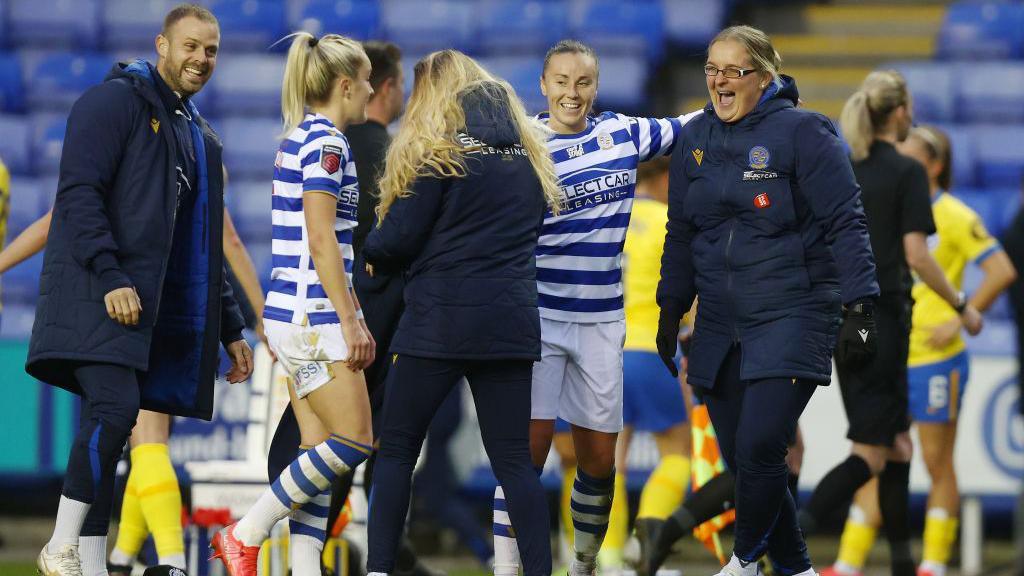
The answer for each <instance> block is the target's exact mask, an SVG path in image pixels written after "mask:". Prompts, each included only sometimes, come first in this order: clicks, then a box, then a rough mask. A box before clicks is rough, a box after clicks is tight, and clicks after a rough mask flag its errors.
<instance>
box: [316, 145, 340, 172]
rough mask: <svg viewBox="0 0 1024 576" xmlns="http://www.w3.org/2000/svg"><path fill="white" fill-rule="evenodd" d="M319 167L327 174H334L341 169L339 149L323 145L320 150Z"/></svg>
mask: <svg viewBox="0 0 1024 576" xmlns="http://www.w3.org/2000/svg"><path fill="white" fill-rule="evenodd" d="M320 167H321V168H323V169H324V171H325V172H327V173H328V174H334V173H335V172H337V171H338V169H339V168H341V148H339V147H337V146H332V145H330V144H324V147H323V148H321V149H320Z"/></svg>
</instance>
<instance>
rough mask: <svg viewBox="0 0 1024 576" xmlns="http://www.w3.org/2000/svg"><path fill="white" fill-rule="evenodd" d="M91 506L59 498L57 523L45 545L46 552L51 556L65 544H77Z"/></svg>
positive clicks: (62, 497)
mask: <svg viewBox="0 0 1024 576" xmlns="http://www.w3.org/2000/svg"><path fill="white" fill-rule="evenodd" d="M90 507H92V504H86V503H85V502H79V501H78V500H72V499H70V498H68V497H67V496H63V495H62V496H61V497H60V504H58V505H57V522H56V523H55V524H54V526H53V536H50V541H49V542H48V543H47V545H46V550H47V551H48V552H49V553H51V554H53V553H55V552H57V551H58V550H60V547H61V546H64V545H66V544H75V545H77V544H78V535H79V534H81V533H82V524H83V523H85V515H86V514H88V513H89V508H90Z"/></svg>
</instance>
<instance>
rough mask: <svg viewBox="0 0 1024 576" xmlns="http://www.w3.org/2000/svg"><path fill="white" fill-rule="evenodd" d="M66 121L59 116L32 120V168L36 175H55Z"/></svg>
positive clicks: (63, 117) (65, 118) (42, 115)
mask: <svg viewBox="0 0 1024 576" xmlns="http://www.w3.org/2000/svg"><path fill="white" fill-rule="evenodd" d="M67 125H68V119H67V117H66V116H63V115H60V114H40V115H37V116H35V117H33V118H32V146H31V153H32V168H33V170H34V171H35V173H36V174H41V175H47V174H50V175H52V174H57V172H59V171H60V153H61V150H62V149H63V147H64V132H65V131H66V130H67Z"/></svg>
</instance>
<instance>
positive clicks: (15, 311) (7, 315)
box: [0, 254, 42, 340]
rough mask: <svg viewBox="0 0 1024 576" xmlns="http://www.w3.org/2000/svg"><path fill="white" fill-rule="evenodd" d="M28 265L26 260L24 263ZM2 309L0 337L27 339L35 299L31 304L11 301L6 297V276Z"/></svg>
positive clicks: (34, 315) (30, 327)
mask: <svg viewBox="0 0 1024 576" xmlns="http://www.w3.org/2000/svg"><path fill="white" fill-rule="evenodd" d="M35 258H40V259H41V258H42V254H39V255H37V256H35ZM24 264H25V265H28V262H25V263H24ZM3 285H4V289H3V294H4V300H5V302H4V310H3V322H0V338H3V339H17V340H28V337H29V336H30V335H31V334H32V324H33V323H34V322H35V318H36V305H35V301H34V300H33V303H31V304H22V303H18V302H11V301H10V300H9V299H8V298H7V281H6V276H5V278H4V283H3Z"/></svg>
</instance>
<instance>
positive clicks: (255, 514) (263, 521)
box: [234, 490, 291, 546]
mask: <svg viewBox="0 0 1024 576" xmlns="http://www.w3.org/2000/svg"><path fill="white" fill-rule="evenodd" d="M289 512H291V508H288V507H287V506H285V505H284V504H281V501H280V500H278V498H277V496H275V495H274V493H273V492H272V491H270V490H266V491H265V492H263V495H262V496H260V499H259V500H257V501H256V503H255V504H253V506H252V508H250V509H249V511H248V512H246V513H245V516H243V517H242V519H241V520H239V521H238V524H235V531H234V534H235V538H238V539H239V540H241V541H242V544H244V545H246V546H260V545H262V544H263V541H264V540H266V539H267V537H269V536H270V528H273V527H274V524H277V521H278V520H280V519H281V518H284V517H285V516H287V515H288V513H289Z"/></svg>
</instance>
